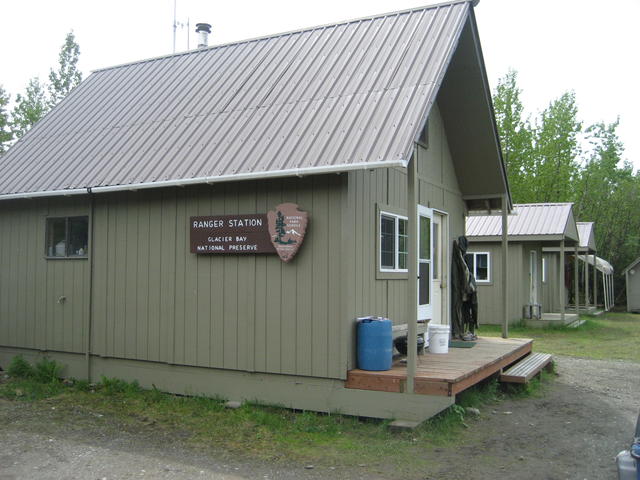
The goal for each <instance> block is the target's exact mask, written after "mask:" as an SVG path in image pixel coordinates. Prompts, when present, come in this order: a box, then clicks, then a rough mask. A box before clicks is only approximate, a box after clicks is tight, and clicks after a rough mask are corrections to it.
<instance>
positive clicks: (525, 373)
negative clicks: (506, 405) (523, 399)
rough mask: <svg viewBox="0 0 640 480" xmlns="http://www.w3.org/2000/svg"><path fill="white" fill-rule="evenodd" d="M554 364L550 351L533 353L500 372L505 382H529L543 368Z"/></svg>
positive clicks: (501, 379)
mask: <svg viewBox="0 0 640 480" xmlns="http://www.w3.org/2000/svg"><path fill="white" fill-rule="evenodd" d="M551 365H553V357H552V356H551V355H549V354H548V353H531V354H530V355H527V356H526V357H523V358H522V359H521V360H520V361H519V362H518V363H516V364H514V365H512V366H511V367H509V369H508V370H506V371H503V372H502V373H501V374H500V381H501V382H505V383H527V382H528V381H529V380H531V379H532V378H533V377H534V376H535V375H537V374H538V373H539V372H540V370H542V369H543V368H545V367H546V368H547V369H548V368H550V367H551Z"/></svg>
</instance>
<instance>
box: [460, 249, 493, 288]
mask: <svg viewBox="0 0 640 480" xmlns="http://www.w3.org/2000/svg"><path fill="white" fill-rule="evenodd" d="M464 260H465V262H466V263H467V266H468V267H469V271H470V272H471V273H472V274H473V276H474V277H475V279H476V282H477V283H489V282H490V281H491V274H490V271H489V270H490V268H491V264H490V257H489V253H488V252H469V253H467V254H466V255H465V257H464Z"/></svg>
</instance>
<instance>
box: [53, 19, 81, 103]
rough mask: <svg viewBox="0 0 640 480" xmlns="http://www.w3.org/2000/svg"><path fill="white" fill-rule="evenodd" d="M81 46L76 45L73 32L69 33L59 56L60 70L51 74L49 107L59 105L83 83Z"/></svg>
mask: <svg viewBox="0 0 640 480" xmlns="http://www.w3.org/2000/svg"><path fill="white" fill-rule="evenodd" d="M79 57H80V46H79V45H78V44H77V43H76V37H75V35H74V34H73V31H71V32H69V33H67V36H66V38H65V41H64V44H63V45H62V48H61V49H60V54H59V56H58V69H57V70H53V69H51V70H50V72H49V86H48V88H49V106H50V107H53V106H54V105H57V104H58V103H59V102H60V101H61V100H62V99H63V98H64V97H66V96H67V95H68V94H69V92H71V90H73V89H74V88H75V87H77V86H78V85H79V84H80V82H81V81H82V73H81V72H80V70H78V59H79Z"/></svg>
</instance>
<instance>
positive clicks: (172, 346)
mask: <svg viewBox="0 0 640 480" xmlns="http://www.w3.org/2000/svg"><path fill="white" fill-rule="evenodd" d="M345 181H346V176H338V175H332V176H317V177H309V178H305V179H283V180H272V181H269V182H260V183H254V182H244V183H236V184H231V183H230V184H221V185H215V186H196V187H190V188H184V189H162V190H156V191H140V192H132V193H126V194H121V193H119V194H110V195H104V196H98V197H96V208H95V212H96V213H95V217H96V218H95V222H96V240H95V247H94V248H95V251H96V258H95V266H94V279H95V286H94V289H95V291H96V295H95V297H94V299H95V301H94V314H93V330H92V331H93V338H92V352H93V353H95V354H98V355H103V356H115V357H120V358H128V359H138V360H153V361H163V362H168V363H176V364H183V365H195V366H201V367H215V368H224V369H234V370H247V371H258V372H269V373H283V374H293V375H312V376H318V377H333V378H343V377H344V376H345V375H346V368H345V364H344V355H341V354H340V351H339V350H340V348H341V347H340V345H341V339H340V335H341V332H340V326H341V324H342V323H343V319H344V316H341V312H340V305H341V300H340V298H341V295H342V289H341V282H340V268H341V263H340V257H339V248H340V239H341V236H342V209H341V195H342V193H341V192H342V189H343V188H344V185H343V183H344V182H345ZM282 202H295V203H298V204H299V205H300V207H301V208H302V209H303V210H306V211H308V212H309V214H310V223H309V228H308V231H307V236H306V238H305V242H304V244H303V245H302V247H301V249H300V251H299V253H298V255H297V256H296V258H295V259H294V260H293V261H292V262H291V263H289V264H285V263H283V262H282V261H280V259H279V258H278V257H277V256H276V255H194V254H191V253H190V246H189V217H190V216H192V215H216V214H238V213H265V212H266V211H268V210H270V209H271V208H273V207H274V206H275V205H277V204H279V203H282ZM334 252H335V254H334Z"/></svg>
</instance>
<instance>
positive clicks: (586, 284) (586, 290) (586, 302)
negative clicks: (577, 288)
mask: <svg viewBox="0 0 640 480" xmlns="http://www.w3.org/2000/svg"><path fill="white" fill-rule="evenodd" d="M589 305H590V302H589V252H585V254H584V306H585V308H586V309H587V310H589Z"/></svg>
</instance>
